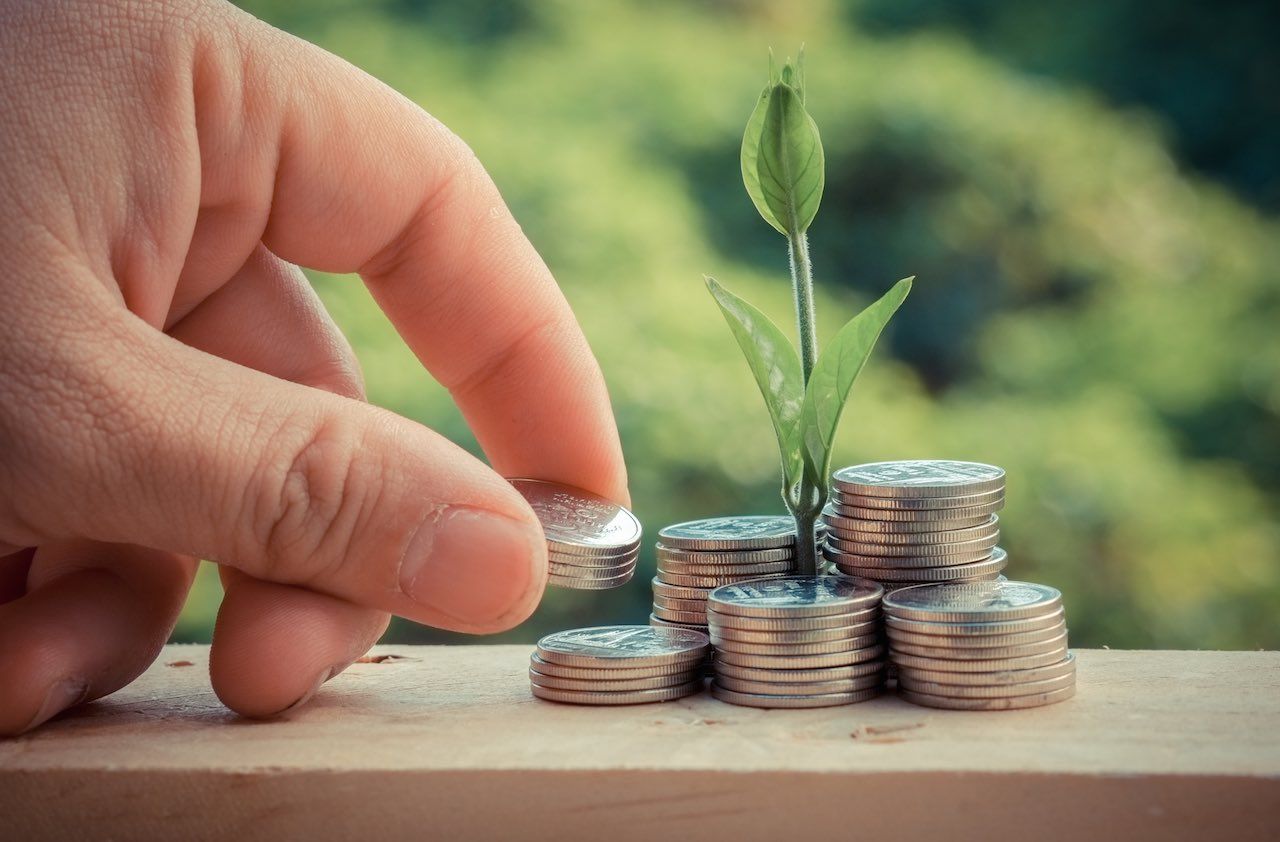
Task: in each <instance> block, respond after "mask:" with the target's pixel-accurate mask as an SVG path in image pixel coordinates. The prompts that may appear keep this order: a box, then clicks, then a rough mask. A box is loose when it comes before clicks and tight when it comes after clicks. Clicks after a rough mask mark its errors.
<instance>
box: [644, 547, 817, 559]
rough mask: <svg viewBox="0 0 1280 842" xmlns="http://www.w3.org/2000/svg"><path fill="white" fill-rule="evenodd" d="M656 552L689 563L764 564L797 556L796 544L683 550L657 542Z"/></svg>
mask: <svg viewBox="0 0 1280 842" xmlns="http://www.w3.org/2000/svg"><path fill="white" fill-rule="evenodd" d="M654 552H655V553H656V554H657V557H658V558H659V559H668V560H670V561H683V562H688V563H689V564H763V563H766V562H770V561H788V560H790V559H793V558H795V557H796V548H795V544H794V543H791V544H788V545H787V546H785V547H780V548H775V549H770V550H724V551H719V552H717V551H715V550H682V549H679V548H676V547H668V546H667V545H665V544H657V545H656V546H655V547H654Z"/></svg>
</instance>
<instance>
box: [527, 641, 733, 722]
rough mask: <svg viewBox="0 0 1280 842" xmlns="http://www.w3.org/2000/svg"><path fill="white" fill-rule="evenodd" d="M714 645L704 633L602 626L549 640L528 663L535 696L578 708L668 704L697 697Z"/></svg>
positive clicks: (539, 645)
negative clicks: (706, 661) (704, 669)
mask: <svg viewBox="0 0 1280 842" xmlns="http://www.w3.org/2000/svg"><path fill="white" fill-rule="evenodd" d="M710 650H711V643H710V641H708V640H707V636H706V635H705V634H703V633H702V632H697V631H691V630H688V629H662V628H654V627H652V626H600V627H598V628H590V629H573V630H571V631H563V632H556V633H555V634H549V635H547V636H546V637H544V638H542V640H539V641H538V648H537V651H535V652H534V654H533V656H532V657H531V658H530V659H529V660H530V663H529V679H530V681H531V682H532V685H533V686H532V689H533V695H535V696H537V697H538V698H539V699H547V700H549V701H553V702H568V703H570V704H577V705H635V704H641V703H644V702H667V701H671V700H672V699H680V698H684V697H685V696H690V695H692V694H694V693H698V692H700V691H701V690H702V688H703V680H702V669H703V662H704V661H705V660H706V657H707V653H708V652H709V651H710Z"/></svg>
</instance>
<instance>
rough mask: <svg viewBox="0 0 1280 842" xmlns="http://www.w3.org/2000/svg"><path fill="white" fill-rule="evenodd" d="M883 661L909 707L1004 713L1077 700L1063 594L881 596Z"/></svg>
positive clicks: (983, 587)
mask: <svg viewBox="0 0 1280 842" xmlns="http://www.w3.org/2000/svg"><path fill="white" fill-rule="evenodd" d="M884 615H885V633H886V634H887V635H888V637H889V657H890V659H891V660H892V662H893V664H894V665H895V666H896V667H897V671H898V688H899V690H900V691H901V694H902V697H903V698H904V699H906V700H907V701H909V702H914V703H916V704H919V705H927V706H929V707H937V708H951V709H955V710H1008V709H1012V708H1029V707H1039V706H1041V705H1048V704H1053V703H1054V702H1060V701H1062V700H1064V699H1069V698H1070V697H1071V696H1073V695H1075V691H1076V663H1075V656H1074V655H1072V654H1070V653H1069V652H1068V651H1067V623H1066V615H1065V613H1064V611H1063V607H1062V594H1061V593H1059V592H1058V590H1056V589H1055V588H1051V587H1048V586H1046V585H1036V584H1032V583H1030V582H969V583H962V584H948V585H922V586H918V587H913V588H903V589H902V590H898V591H894V592H893V593H891V594H889V595H887V596H886V597H885V598H884Z"/></svg>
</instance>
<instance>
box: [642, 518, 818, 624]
mask: <svg viewBox="0 0 1280 842" xmlns="http://www.w3.org/2000/svg"><path fill="white" fill-rule="evenodd" d="M656 549H657V555H658V574H657V576H655V577H654V580H653V614H652V616H650V618H649V620H650V622H651V623H653V624H654V625H661V626H682V627H686V628H694V629H699V630H701V631H706V629H707V594H709V593H710V592H711V591H712V590H713V589H715V588H718V587H720V586H721V585H727V584H730V583H733V582H741V581H742V580H744V579H758V578H765V577H779V576H786V575H787V574H789V573H792V572H794V571H795V558H796V522H795V520H794V519H793V518H791V517H787V516H773V515H742V516H738V517H716V518H707V519H705V520H693V521H689V522H687V523H677V524H673V525H671V526H668V527H666V528H664V529H662V530H661V531H659V532H658V544H657V548H656Z"/></svg>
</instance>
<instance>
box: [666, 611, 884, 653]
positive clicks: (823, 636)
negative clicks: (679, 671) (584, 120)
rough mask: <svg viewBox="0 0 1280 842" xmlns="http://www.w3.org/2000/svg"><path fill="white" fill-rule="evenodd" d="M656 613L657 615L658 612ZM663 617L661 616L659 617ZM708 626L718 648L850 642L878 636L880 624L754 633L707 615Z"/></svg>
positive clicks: (869, 623)
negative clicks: (729, 643) (726, 645)
mask: <svg viewBox="0 0 1280 842" xmlns="http://www.w3.org/2000/svg"><path fill="white" fill-rule="evenodd" d="M654 613H657V612H656V611H655V612H654ZM659 616H661V615H659ZM707 625H708V627H709V628H710V629H711V631H710V636H711V642H712V643H713V644H715V645H716V646H719V645H721V644H722V643H723V642H725V641H732V642H738V643H769V644H773V645H774V646H785V645H790V644H792V643H825V642H827V641H831V640H848V639H850V638H859V637H866V636H867V635H874V634H877V633H878V631H879V623H878V622H877V621H875V620H872V621H870V622H866V623H858V624H856V625H851V626H837V627H836V628H832V629H802V630H800V631H772V630H763V631H753V630H749V629H735V628H726V627H724V626H721V625H719V624H717V623H716V621H715V618H714V617H713V616H711V615H710V614H708V615H707Z"/></svg>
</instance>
